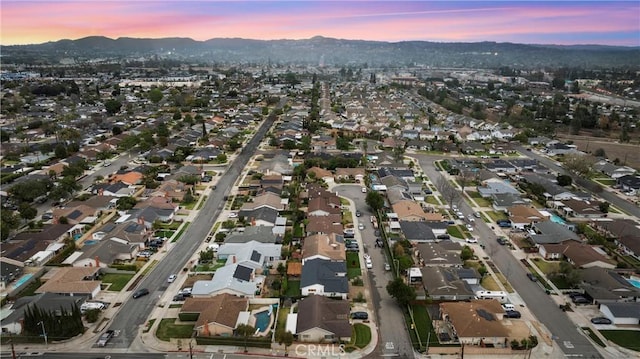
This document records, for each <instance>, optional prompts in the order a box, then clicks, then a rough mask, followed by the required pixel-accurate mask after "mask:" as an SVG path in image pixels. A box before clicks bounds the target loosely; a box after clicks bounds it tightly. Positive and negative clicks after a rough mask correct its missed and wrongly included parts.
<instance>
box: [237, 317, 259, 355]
mask: <svg viewBox="0 0 640 359" xmlns="http://www.w3.org/2000/svg"><path fill="white" fill-rule="evenodd" d="M255 332H256V328H254V327H252V326H250V325H248V324H240V325H238V327H237V328H236V334H237V335H239V336H241V337H242V338H244V352H245V353H246V352H247V351H248V350H247V341H248V340H249V337H250V336H252V335H253V333H255Z"/></svg>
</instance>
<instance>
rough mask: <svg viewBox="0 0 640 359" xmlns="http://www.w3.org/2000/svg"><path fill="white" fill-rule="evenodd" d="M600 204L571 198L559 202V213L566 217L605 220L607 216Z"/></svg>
mask: <svg viewBox="0 0 640 359" xmlns="http://www.w3.org/2000/svg"><path fill="white" fill-rule="evenodd" d="M600 203H601V202H594V201H583V200H578V199H575V198H570V199H565V200H563V201H561V202H557V206H558V209H559V211H560V212H561V213H562V214H563V215H565V216H566V217H574V218H604V217H606V216H607V214H606V213H604V212H602V211H601V210H600Z"/></svg>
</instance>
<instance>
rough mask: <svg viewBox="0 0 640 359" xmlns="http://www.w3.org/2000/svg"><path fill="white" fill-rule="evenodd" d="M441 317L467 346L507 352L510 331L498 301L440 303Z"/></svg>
mask: <svg viewBox="0 0 640 359" xmlns="http://www.w3.org/2000/svg"><path fill="white" fill-rule="evenodd" d="M440 316H441V317H442V320H443V321H444V322H445V323H448V324H449V325H451V327H452V328H453V330H454V332H455V333H456V334H457V336H458V341H459V342H460V343H462V344H464V345H474V346H481V347H485V346H492V347H494V348H505V347H508V345H509V340H508V339H509V331H508V330H507V328H506V327H505V325H504V323H503V321H502V319H503V316H504V309H503V308H502V305H501V304H500V302H499V301H497V300H495V299H482V300H471V301H468V302H444V303H440Z"/></svg>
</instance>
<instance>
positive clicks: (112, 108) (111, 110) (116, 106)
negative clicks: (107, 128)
mask: <svg viewBox="0 0 640 359" xmlns="http://www.w3.org/2000/svg"><path fill="white" fill-rule="evenodd" d="M104 107H105V109H106V110H107V113H108V114H109V115H110V116H113V115H115V114H116V113H118V112H120V109H121V108H122V103H121V102H120V101H118V100H116V99H113V98H111V99H108V100H107V101H105V103H104Z"/></svg>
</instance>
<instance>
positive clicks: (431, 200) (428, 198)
mask: <svg viewBox="0 0 640 359" xmlns="http://www.w3.org/2000/svg"><path fill="white" fill-rule="evenodd" d="M424 201H425V202H427V203H429V204H433V205H435V206H437V205H439V204H440V202H438V199H437V198H436V196H426V197H425V198H424Z"/></svg>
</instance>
